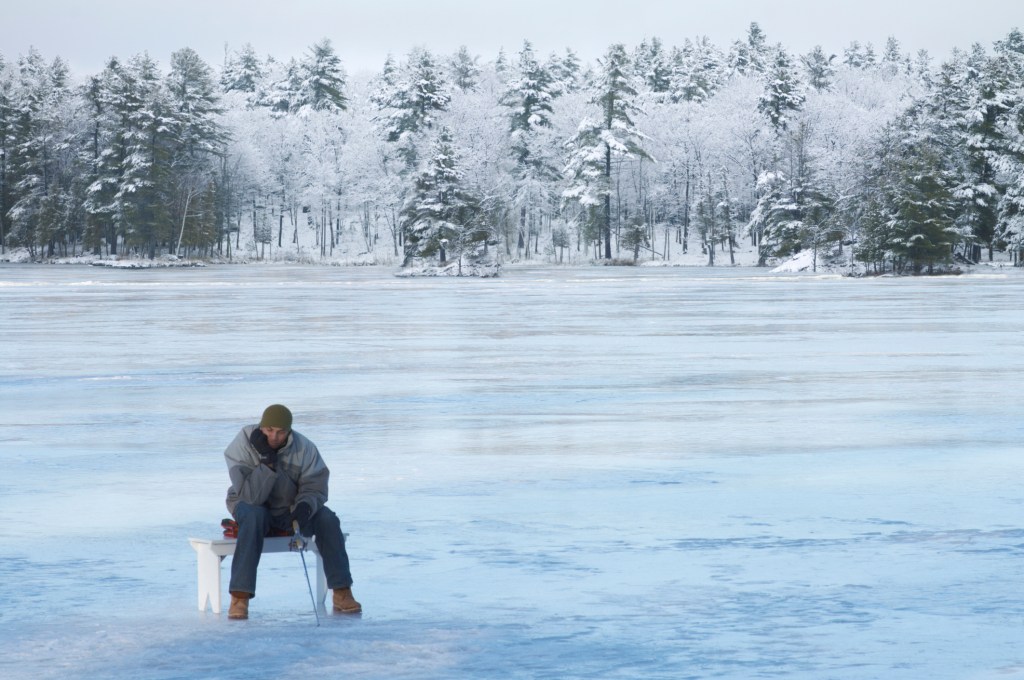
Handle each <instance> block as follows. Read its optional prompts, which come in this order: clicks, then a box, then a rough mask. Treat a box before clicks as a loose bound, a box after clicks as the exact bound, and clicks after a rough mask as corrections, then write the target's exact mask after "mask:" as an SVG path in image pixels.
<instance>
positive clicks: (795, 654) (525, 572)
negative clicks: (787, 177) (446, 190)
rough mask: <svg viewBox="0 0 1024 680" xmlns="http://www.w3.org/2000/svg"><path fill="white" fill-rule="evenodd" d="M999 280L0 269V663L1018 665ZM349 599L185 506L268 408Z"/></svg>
mask: <svg viewBox="0 0 1024 680" xmlns="http://www.w3.org/2000/svg"><path fill="white" fill-rule="evenodd" d="M1022 295H1024V277H1022V275H1021V274H1020V272H1017V271H1014V270H1010V269H1005V270H1000V271H999V272H998V273H997V274H991V275H988V276H960V277H928V278H923V279H852V278H836V277H832V278H828V277H814V276H807V275H800V274H791V273H785V274H775V275H773V274H768V273H766V272H765V271H764V270H750V269H748V270H738V269H714V268H608V267H592V268H582V269H560V268H528V267H506V268H505V269H504V270H503V272H502V276H501V277H500V278H494V279H473V280H466V279H458V278H415V279H402V278H396V277H394V276H393V275H392V271H391V270H386V271H385V270H382V269H379V268H367V267H363V268H336V267H301V266H287V265H269V266H262V267H240V266H208V267H204V268H201V269H149V270H143V271H138V270H117V269H106V268H93V267H74V266H65V267H53V266H35V265H10V264H8V265H0V327H2V328H3V329H4V331H3V338H4V341H3V343H4V344H3V346H4V352H3V364H2V370H0V382H2V385H0V394H2V395H3V409H2V410H0V442H2V447H3V448H2V450H3V467H4V472H3V475H2V476H0V499H2V502H0V526H2V527H3V530H2V532H0V602H2V603H3V604H2V606H0V622H2V624H3V627H4V631H5V645H4V652H3V654H2V655H0V676H3V677H5V678H17V679H20V678H33V679H36V678H73V677H103V678H115V679H118V678H126V679H127V678H132V679H136V678H252V677H280V678H300V677H303V678H304V677H309V676H311V675H317V676H322V677H347V678H389V679H392V678H466V679H470V678H472V679H477V678H513V677H515V678H551V679H556V678H557V679H565V678H673V679H675V678H712V677H714V678H735V679H737V680H739V679H744V680H745V679H747V678H754V677H787V678H807V679H809V680H810V679H814V680H818V679H820V678H908V679H910V678H913V679H915V680H916V679H919V678H1012V677H1024V652H1022V651H1021V649H1022V647H1021V644H1020V643H1021V635H1022V629H1021V621H1022V620H1024V606H1022V604H1021V597H1020V583H1021V579H1022V575H1024V574H1022V572H1024V569H1022V558H1024V529H1022V528H1021V523H1020V517H1021V507H1022V505H1021V504H1022V501H1021V492H1020V482H1019V480H1020V478H1021V474H1020V473H1021V462H1020V461H1021V456H1020V440H1021V434H1022V431H1021V424H1020V413H1019V410H1020V409H1019V403H1020V395H1019V385H1020V384H1021V381H1022V378H1024V375H1022V374H1024V354H1022V352H1021V348H1020V347H1021V346H1020V338H1021V337H1022V331H1024V320H1022V318H1021V316H1020V314H1019V304H1018V302H1019V300H1020V299H1021V298H1022ZM276 401H280V402H282V403H286V404H288V405H289V406H290V407H291V408H292V410H293V411H294V412H295V414H296V425H295V426H296V428H297V429H299V430H300V431H302V432H304V433H305V434H307V435H309V436H310V437H311V438H312V439H313V440H314V441H315V442H316V443H317V444H318V445H319V447H320V449H321V451H322V452H323V455H324V457H325V459H326V460H327V462H328V464H329V465H330V466H331V469H332V477H331V501H330V505H331V506H332V507H333V508H334V509H335V510H336V511H337V512H338V513H339V515H340V516H341V518H342V522H343V526H344V529H345V530H346V531H347V532H348V533H349V534H350V538H349V551H350V554H351V557H352V561H353V573H354V576H355V579H356V583H355V592H356V594H357V596H358V598H359V599H360V600H361V601H362V602H363V605H364V608H365V613H364V615H363V616H362V618H360V619H351V618H342V617H334V616H326V617H323V619H324V621H323V625H322V626H321V627H320V628H317V627H316V626H315V622H314V617H313V612H312V611H310V602H309V596H308V592H307V590H306V583H305V579H304V577H303V575H302V567H301V564H300V561H299V558H298V557H297V556H295V555H289V554H275V555H267V556H266V557H265V558H264V562H263V565H262V566H261V571H260V581H259V586H258V590H259V592H258V596H257V598H256V599H255V600H254V601H253V604H252V609H251V611H252V618H251V619H250V620H249V621H247V622H234V621H228V620H227V619H226V616H225V615H224V614H222V615H220V616H217V615H214V614H212V613H209V612H206V613H200V612H198V611H197V610H196V605H195V578H196V574H195V559H194V554H193V553H192V551H191V549H190V548H189V545H188V542H187V537H188V536H190V535H210V536H213V535H216V534H217V532H218V531H219V521H220V519H221V518H222V517H223V516H225V510H224V506H223V497H224V492H225V489H226V488H227V484H228V480H227V473H226V469H225V466H224V463H223V459H222V451H223V449H224V447H225V446H226V444H227V443H228V441H229V440H230V439H231V437H232V436H234V434H235V432H236V431H237V429H238V428H239V427H240V426H241V425H242V424H244V423H247V422H251V421H253V420H254V419H255V418H256V417H257V415H258V414H259V412H260V411H261V409H262V408H263V407H264V406H265V405H266V404H268V403H271V402H276Z"/></svg>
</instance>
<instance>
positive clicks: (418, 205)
mask: <svg viewBox="0 0 1024 680" xmlns="http://www.w3.org/2000/svg"><path fill="white" fill-rule="evenodd" d="M479 213H480V205H479V201H478V200H477V198H476V197H475V196H473V195H472V194H471V193H470V192H469V191H467V190H466V188H465V186H464V182H463V171H462V169H461V168H460V166H459V153H458V151H457V150H456V148H455V145H454V143H453V142H452V135H451V132H450V131H449V130H448V128H446V127H442V128H441V129H440V130H439V132H438V135H437V138H436V139H435V140H434V142H433V144H432V145H431V148H430V151H429V156H428V158H427V162H426V164H425V166H424V168H423V170H422V171H421V172H420V173H419V174H418V175H417V176H416V182H415V189H414V190H413V192H412V194H411V195H410V197H409V199H408V200H407V201H406V204H405V205H404V206H403V208H402V216H403V218H404V220H405V223H406V229H407V240H406V244H407V250H406V260H405V264H409V263H410V262H411V260H412V258H414V257H432V256H433V255H435V254H441V257H440V260H441V263H442V264H444V262H445V260H446V259H447V255H448V254H449V252H450V253H451V254H452V255H455V256H457V257H458V258H459V259H460V262H461V256H462V254H463V252H464V251H465V250H467V249H469V248H470V247H471V246H473V245H475V244H478V243H480V242H481V241H483V240H485V239H486V237H487V231H486V229H482V228H481V227H480V221H479V219H478V216H479Z"/></svg>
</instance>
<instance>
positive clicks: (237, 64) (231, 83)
mask: <svg viewBox="0 0 1024 680" xmlns="http://www.w3.org/2000/svg"><path fill="white" fill-rule="evenodd" d="M265 76H266V71H265V69H264V67H263V64H262V63H261V62H260V58H259V57H258V56H256V51H255V50H254V49H253V47H252V45H251V44H249V43H246V44H245V45H243V46H242V49H241V50H239V51H237V52H235V53H234V55H232V56H231V57H230V58H229V59H228V62H227V64H226V65H225V67H224V72H223V73H221V76H220V86H221V90H222V91H224V92H245V93H248V94H255V93H256V92H257V91H258V89H259V88H260V86H261V84H262V83H263V78H264V77H265Z"/></svg>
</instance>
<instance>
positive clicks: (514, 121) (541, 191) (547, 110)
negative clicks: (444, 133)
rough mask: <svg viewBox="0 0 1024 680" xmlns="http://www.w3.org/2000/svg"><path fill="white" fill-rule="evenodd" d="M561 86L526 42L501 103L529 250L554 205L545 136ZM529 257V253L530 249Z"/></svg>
mask: <svg viewBox="0 0 1024 680" xmlns="http://www.w3.org/2000/svg"><path fill="white" fill-rule="evenodd" d="M557 88H558V83H557V82H556V80H555V78H554V76H553V75H552V73H551V71H550V70H549V69H548V68H547V67H545V66H543V65H541V64H540V63H539V62H538V61H537V57H536V55H535V54H534V52H533V47H532V46H531V45H530V43H529V41H524V42H523V49H522V50H521V51H520V53H519V60H518V63H517V65H516V72H515V75H513V76H512V77H511V78H510V79H509V80H508V82H507V84H506V87H505V92H504V94H503V95H502V97H501V102H502V104H504V105H505V106H506V107H507V108H508V117H509V132H510V133H511V142H512V154H513V159H514V161H515V186H514V189H513V206H514V207H515V208H516V209H517V210H518V212H519V245H520V247H525V246H526V244H527V243H529V241H530V234H531V233H532V231H533V228H534V226H535V225H536V224H537V223H538V222H539V217H538V214H537V213H538V211H541V210H543V209H545V208H546V207H547V205H548V203H549V201H550V191H551V182H552V180H553V179H554V178H555V176H556V174H557V173H556V170H555V167H554V162H553V160H552V159H551V157H550V155H549V149H550V148H551V144H549V143H546V142H547V140H546V138H545V137H543V136H542V132H543V131H544V130H547V129H550V128H551V117H552V113H553V103H554V100H555V98H556V96H557V93H558V90H557ZM526 252H527V253H529V249H528V248H527V249H526Z"/></svg>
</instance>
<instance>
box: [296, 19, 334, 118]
mask: <svg viewBox="0 0 1024 680" xmlns="http://www.w3.org/2000/svg"><path fill="white" fill-rule="evenodd" d="M345 84H346V75H345V69H344V67H343V66H342V65H341V58H340V57H338V54H337V53H336V52H335V50H334V47H333V46H332V45H331V41H330V40H328V39H327V38H324V39H323V40H321V41H320V42H318V43H315V44H314V45H313V46H312V47H310V48H309V53H308V54H307V55H306V56H305V57H304V58H303V59H302V60H301V61H300V62H299V65H298V91H297V92H296V93H295V98H294V100H293V101H292V102H291V107H290V110H291V111H292V112H293V113H302V112H303V111H307V110H308V111H328V112H332V113H336V112H338V111H344V110H346V109H347V108H348V97H347V96H346V94H345Z"/></svg>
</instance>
